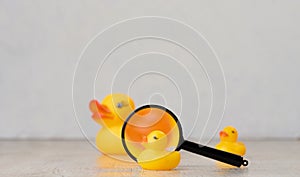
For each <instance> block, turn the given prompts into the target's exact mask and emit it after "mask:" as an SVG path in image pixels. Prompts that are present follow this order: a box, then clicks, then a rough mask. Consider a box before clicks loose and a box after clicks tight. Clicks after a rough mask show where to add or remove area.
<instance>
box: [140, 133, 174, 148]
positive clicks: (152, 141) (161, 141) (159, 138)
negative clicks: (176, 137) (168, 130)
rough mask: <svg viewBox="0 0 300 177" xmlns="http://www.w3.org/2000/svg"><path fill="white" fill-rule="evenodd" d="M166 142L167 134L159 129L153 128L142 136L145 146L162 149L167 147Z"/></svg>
mask: <svg viewBox="0 0 300 177" xmlns="http://www.w3.org/2000/svg"><path fill="white" fill-rule="evenodd" d="M167 144H168V140H167V135H166V134H165V133H164V132H162V131H160V130H154V131H152V132H150V133H149V134H148V135H147V136H144V138H143V143H142V145H143V146H144V147H145V148H148V149H153V150H157V151H164V150H165V149H166V147H167Z"/></svg>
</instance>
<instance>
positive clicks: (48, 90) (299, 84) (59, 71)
mask: <svg viewBox="0 0 300 177" xmlns="http://www.w3.org/2000/svg"><path fill="white" fill-rule="evenodd" d="M299 9H300V2H298V1H296V0H295V1H293V0H288V1H279V0H263V1H261V0H256V1H252V0H248V1H237V0H236V1H198V0H195V1H179V0H176V1H174V0H172V1H159V0H153V1H140V0H135V1H111V0H105V1H77V0H75V1H71V0H70V1H23V2H17V1H1V2H0V61H1V64H0V138H61V137H62V138H81V137H82V135H81V132H80V130H79V128H78V126H77V124H76V121H75V119H74V113H73V109H72V96H71V84H72V76H73V71H74V69H75V64H76V61H77V59H78V56H79V54H80V52H81V50H82V49H83V47H84V46H85V45H86V43H87V42H88V41H89V40H90V39H91V38H92V37H93V36H94V35H95V34H97V33H98V32H99V31H101V30H102V29H104V28H105V27H107V26H109V25H111V24H112V23H115V22H117V21H120V20H124V19H127V18H131V17H136V16H144V15H156V16H165V17H171V18H175V19H178V20H181V21H184V22H186V23H188V24H190V25H192V26H193V27H194V28H196V29H197V30H199V31H201V32H202V34H204V35H205V36H206V38H207V39H208V40H209V41H210V43H211V44H212V46H213V47H214V49H215V50H216V52H217V53H218V55H219V57H220V60H221V63H222V65H223V67H224V71H225V75H226V79H227V87H228V93H227V96H228V101H227V108H226V112H225V116H224V120H223V122H222V126H225V125H228V124H232V125H234V126H236V127H237V128H238V130H239V133H240V136H241V137H243V138H299V137H300V128H299V125H300V109H299V108H300V102H299V99H300V92H299V90H300V70H299V66H300V59H299V58H300V21H299V19H300V10H299ZM101 95H102V97H103V96H105V93H100V97H99V99H101Z"/></svg>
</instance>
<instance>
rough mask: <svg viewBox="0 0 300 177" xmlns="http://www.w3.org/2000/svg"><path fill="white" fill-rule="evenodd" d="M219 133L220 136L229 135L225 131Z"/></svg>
mask: <svg viewBox="0 0 300 177" xmlns="http://www.w3.org/2000/svg"><path fill="white" fill-rule="evenodd" d="M219 134H220V137H227V136H228V134H227V133H226V132H224V131H220V133H219Z"/></svg>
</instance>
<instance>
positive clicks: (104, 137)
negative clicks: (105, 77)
mask: <svg viewBox="0 0 300 177" xmlns="http://www.w3.org/2000/svg"><path fill="white" fill-rule="evenodd" d="M89 108H90V111H91V112H92V118H93V119H94V120H95V121H96V122H97V123H98V124H100V125H101V126H102V128H101V129H100V130H99V132H98V134H97V136H96V146H97V148H98V149H99V151H101V152H102V153H104V154H126V152H125V150H124V148H123V145H122V141H121V129H122V125H123V123H124V120H125V119H126V118H127V116H128V115H129V114H130V113H131V112H132V111H133V110H134V108H135V106H134V102H133V100H132V99H131V98H130V97H129V96H127V95H125V94H120V93H118V94H110V95H108V96H106V97H105V98H104V99H103V100H102V102H101V103H99V102H98V101H97V100H92V101H90V104H89Z"/></svg>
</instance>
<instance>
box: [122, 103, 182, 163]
mask: <svg viewBox="0 0 300 177" xmlns="http://www.w3.org/2000/svg"><path fill="white" fill-rule="evenodd" d="M122 137H123V138H124V139H123V145H124V148H125V149H126V151H127V152H128V154H129V156H130V157H131V158H133V159H134V160H136V161H138V162H146V161H153V160H156V159H159V158H161V157H163V156H166V155H168V154H169V153H170V152H172V151H174V150H175V149H176V147H177V146H178V144H179V142H180V137H181V128H180V125H179V122H178V120H177V118H176V117H175V115H174V114H173V113H172V112H170V111H169V110H167V109H166V108H164V107H161V106H156V105H151V106H150V105H147V106H144V107H141V108H138V109H137V110H136V111H135V112H134V113H133V114H132V115H131V116H130V117H129V118H128V119H127V122H126V123H125V124H124V127H123V136H122Z"/></svg>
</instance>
